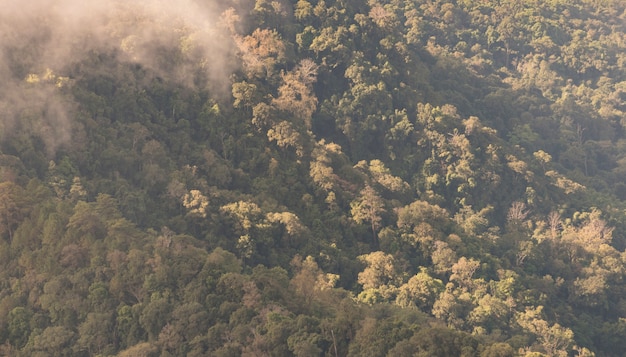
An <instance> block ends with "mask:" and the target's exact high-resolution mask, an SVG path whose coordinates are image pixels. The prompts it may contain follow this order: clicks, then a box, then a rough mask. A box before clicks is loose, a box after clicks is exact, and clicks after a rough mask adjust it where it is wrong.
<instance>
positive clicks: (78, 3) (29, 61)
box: [0, 0, 236, 156]
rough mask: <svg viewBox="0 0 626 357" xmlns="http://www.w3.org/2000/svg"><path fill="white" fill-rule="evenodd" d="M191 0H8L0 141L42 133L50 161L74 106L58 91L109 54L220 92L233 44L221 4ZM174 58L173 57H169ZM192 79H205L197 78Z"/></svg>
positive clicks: (1, 20) (1, 22)
mask: <svg viewBox="0 0 626 357" xmlns="http://www.w3.org/2000/svg"><path fill="white" fill-rule="evenodd" d="M206 3H209V4H206ZM210 3H211V2H206V1H205V2H199V1H198V2H196V1H192V0H182V1H176V2H172V1H161V0H136V1H118V0H113V1H84V0H39V1H22V2H9V4H3V7H2V9H0V78H3V81H2V83H0V136H2V137H4V138H6V137H8V136H10V135H12V134H13V132H15V130H17V129H24V130H29V131H30V132H31V133H34V134H35V135H37V136H41V138H42V140H43V142H44V144H45V145H46V151H47V153H48V155H49V156H51V155H52V154H53V153H54V152H55V150H56V149H57V148H58V147H59V146H60V145H63V144H64V143H67V142H69V141H70V139H71V135H70V133H71V129H70V126H71V120H70V118H71V110H72V108H73V107H74V106H73V104H72V103H71V100H69V99H68V98H67V97H68V96H67V95H63V94H62V92H63V91H61V90H59V88H62V87H63V86H64V85H67V84H68V83H70V82H64V78H63V76H64V75H65V71H66V70H67V69H68V68H71V65H72V64H75V63H79V62H80V61H81V60H84V59H85V58H87V56H89V55H90V54H93V53H113V52H115V53H116V54H117V56H118V58H120V59H121V60H123V61H128V62H132V63H137V64H140V65H141V66H143V67H144V68H146V69H149V70H150V71H151V72H152V73H154V74H155V75H156V76H159V77H161V78H163V79H164V80H167V81H174V82H176V83H178V84H179V85H185V86H189V87H194V88H195V87H197V86H198V85H200V86H205V87H204V88H201V89H209V90H210V91H211V92H212V93H213V94H214V95H217V96H219V95H220V94H221V95H227V94H228V92H229V85H230V83H229V77H230V75H231V73H232V72H233V71H234V70H235V64H234V63H235V62H236V61H233V53H234V44H233V41H232V37H231V36H230V34H229V32H228V31H227V29H226V27H227V26H220V25H219V23H220V21H219V16H220V14H221V13H222V12H223V11H224V10H225V7H222V8H220V7H218V6H217V5H212V4H210ZM173 58H174V59H175V60H172V59H173ZM198 74H201V75H202V76H204V78H202V80H201V81H198Z"/></svg>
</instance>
